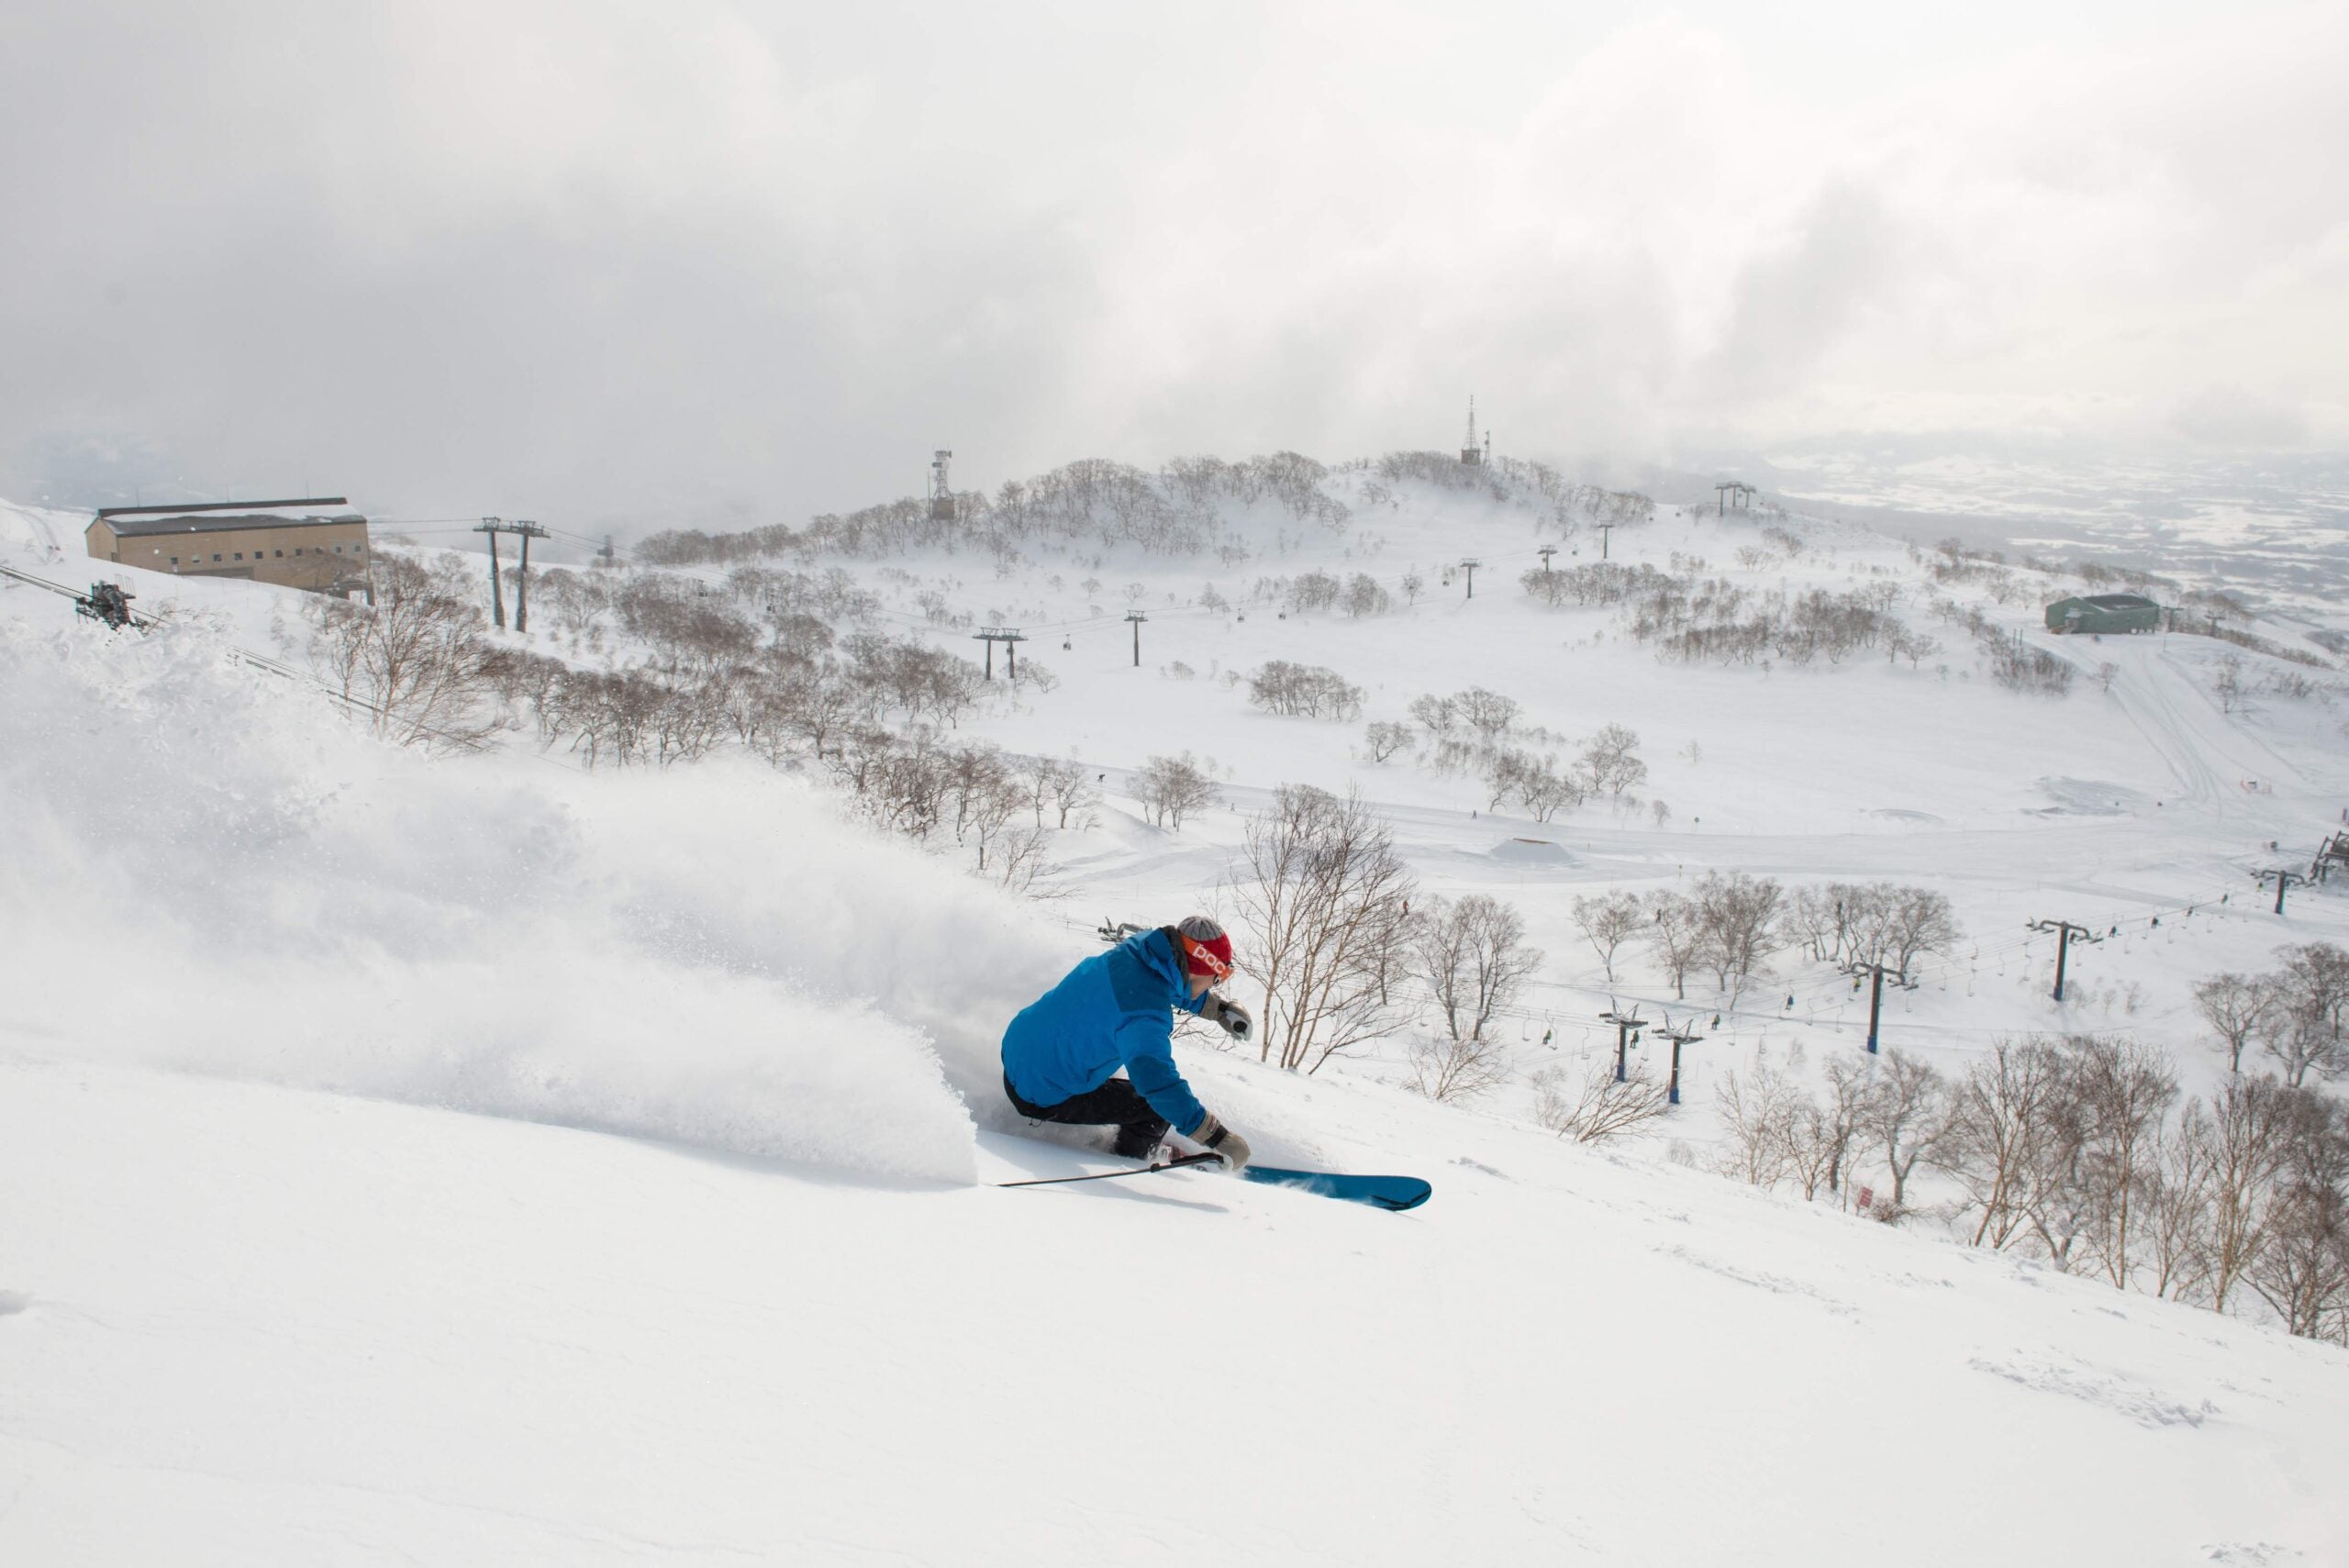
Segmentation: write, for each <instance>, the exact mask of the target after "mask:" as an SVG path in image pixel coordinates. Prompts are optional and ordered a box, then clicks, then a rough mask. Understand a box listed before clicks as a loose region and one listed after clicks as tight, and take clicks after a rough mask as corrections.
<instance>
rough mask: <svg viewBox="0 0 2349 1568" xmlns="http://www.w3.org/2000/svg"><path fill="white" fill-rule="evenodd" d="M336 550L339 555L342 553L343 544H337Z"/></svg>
mask: <svg viewBox="0 0 2349 1568" xmlns="http://www.w3.org/2000/svg"><path fill="white" fill-rule="evenodd" d="M334 552H335V553H336V554H337V555H340V554H341V553H342V546H340V545H336V546H335V547H334Z"/></svg>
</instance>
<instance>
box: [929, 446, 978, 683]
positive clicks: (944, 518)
mask: <svg viewBox="0 0 2349 1568" xmlns="http://www.w3.org/2000/svg"><path fill="white" fill-rule="evenodd" d="M953 458H954V454H953V453H952V452H951V451H949V450H946V449H945V448H944V447H941V448H939V449H938V450H937V451H936V452H935V453H933V454H932V455H931V457H930V521H931V522H933V523H951V522H952V521H953V520H954V491H953V489H952V486H950V485H949V484H947V483H946V465H947V464H948V463H949V462H952V461H953ZM988 651H989V652H993V651H994V649H993V647H992V646H990V647H989V649H988Z"/></svg>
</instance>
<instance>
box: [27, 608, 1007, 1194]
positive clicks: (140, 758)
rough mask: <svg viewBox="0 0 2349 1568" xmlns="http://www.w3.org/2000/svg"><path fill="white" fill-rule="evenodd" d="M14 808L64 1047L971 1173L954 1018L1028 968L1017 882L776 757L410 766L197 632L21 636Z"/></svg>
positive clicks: (972, 1068)
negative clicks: (782, 767) (1001, 885)
mask: <svg viewBox="0 0 2349 1568" xmlns="http://www.w3.org/2000/svg"><path fill="white" fill-rule="evenodd" d="M589 795H592V796H593V806H594V809H593V810H586V809H582V806H583V804H584V800H585V797H587V796H589ZM0 820H6V822H8V823H9V824H10V839H11V845H10V851H9V853H8V854H7V855H6V857H5V858H0V952H5V953H6V959H7V970H8V972H9V973H11V974H13V975H15V976H17V984H15V985H14V986H12V987H11V990H12V991H14V992H15V995H14V996H13V997H12V999H11V1000H12V1007H13V1010H14V1011H15V1014H16V1016H17V1018H19V1019H20V1020H21V1023H22V1025H23V1026H24V1027H23V1029H22V1030H21V1032H22V1033H26V1034H30V1035H33V1036H35V1037H37V1038H39V1039H40V1040H44V1041H45V1042H53V1043H54V1045H55V1048H56V1049H57V1051H58V1052H59V1054H61V1055H62V1056H66V1057H69V1058H81V1057H92V1058H95V1057H104V1056H111V1057H116V1058H125V1057H127V1058H131V1059H135V1060H138V1061H140V1062H147V1063H150V1064H154V1065H161V1066H166V1067H172V1068H176V1069H180V1070H184V1071H195V1072H202V1073H215V1074H221V1075H227V1076H233V1077H241V1078H250V1079H257V1080H263V1081H268V1082H273V1083H278V1084H286V1085H291V1086H295V1087H304V1088H314V1089H324V1090H333V1091H339V1092H346V1093H354V1094H362V1095H373V1096H377V1097H381V1098H385V1099H393V1100H403V1101H408V1102H413V1103H417V1104H425V1105H432V1106H447V1107H451V1108H455V1109H461V1110H468V1111H474V1112H480V1113H485V1114H490V1115H495V1116H506V1117H516V1118H527V1119H531V1120H540V1121H549V1122H558V1123H563V1124H567V1125H572V1126H576V1127H583V1128H591V1129H602V1130H607V1131H612V1132H618V1133H624V1134H629V1135H634V1136H640V1137H649V1138H654V1139H661V1140H674V1141H678V1142H683V1143H689V1144H694V1145H699V1146H704V1147H707V1148H712V1149H717V1150H722V1151H729V1152H733V1153H737V1154H743V1155H751V1156H758V1157H763V1158H771V1159H776V1160H784V1161H791V1162H807V1163H812V1164H818V1165H822V1166H828V1167H832V1168H836V1169H840V1170H844V1171H852V1172H857V1173H865V1174H870V1175H883V1176H888V1177H895V1178H903V1179H914V1180H925V1181H969V1180H971V1179H972V1178H973V1175H974V1170H975V1166H974V1152H973V1150H974V1144H973V1127H972V1121H971V1117H970V1114H969V1112H968V1111H967V1110H966V1109H965V1108H964V1106H963V1101H962V1098H961V1096H960V1095H958V1094H957V1093H956V1092H955V1086H954V1085H953V1084H950V1083H949V1082H948V1074H947V1073H946V1071H945V1067H946V1062H943V1061H941V1050H940V1043H941V1042H940V1041H939V1040H935V1039H934V1038H933V1037H932V1035H931V1034H930V1031H929V1030H928V1029H926V1028H924V1027H923V1022H924V1020H925V1019H931V1018H935V1019H949V1018H952V1016H953V1010H952V1006H950V1004H949V997H950V996H951V995H952V993H953V992H954V991H955V990H956V989H957V988H958V986H960V987H962V988H963V991H964V993H965V1000H967V999H968V994H969V993H970V992H971V991H975V992H976V994H977V995H979V996H980V997H981V998H983V999H985V1005H983V1006H981V1007H980V1008H978V1009H974V1012H973V1016H983V1015H984V1014H985V1011H987V1010H988V1006H992V1005H994V1004H993V999H992V998H990V997H988V994H987V987H986V986H985V985H984V984H968V982H969V976H970V974H971V973H972V972H973V971H974V970H976V971H979V972H982V973H993V974H998V975H1013V976H1020V977H1021V980H1024V978H1025V976H1024V974H1023V967H1026V966H1023V965H1022V963H1021V962H1019V958H1020V956H1021V955H1020V954H1019V951H1018V944H1019V941H1020V940H1021V933H1020V930H1019V927H1018V925H1017V923H1016V922H1015V923H1013V924H1012V925H1010V926H1009V927H1007V928H1005V929H1004V930H1003V931H1002V932H1001V933H999V934H998V935H997V936H996V938H995V939H994V940H992V941H991V942H988V941H972V940H967V939H965V938H964V937H963V933H964V932H967V931H970V930H985V929H988V928H989V926H990V925H997V926H1000V925H1002V922H1001V921H1000V919H999V915H1000V909H1001V902H1000V900H999V899H996V898H994V897H993V895H990V894H989V893H988V890H986V889H985V888H982V887H979V886H977V885H976V884H974V883H972V882H971V881H970V879H968V878H965V877H961V876H958V875H955V874H953V873H952V872H951V871H949V870H947V869H945V868H943V867H941V866H939V865H938V864H936V863H935V862H928V861H925V860H923V859H922V858H921V857H920V856H918V855H916V854H913V853H912V852H910V851H903V850H901V849H900V848H898V847H897V846H894V845H890V844H886V843H883V842H879V841H876V840H873V839H871V838H870V837H869V836H867V835H865V834H863V833H862V832H860V831H858V830H856V829H854V828H852V827H850V826H848V825H846V824H843V823H842V822H841V821H840V820H839V819H838V817H836V816H835V815H833V814H832V813H831V812H830V811H829V809H828V808H827V807H826V806H825V805H824V804H823V803H822V802H821V801H820V800H819V799H818V798H817V797H816V796H815V795H812V794H811V793H809V792H808V791H807V790H806V789H805V788H804V787H803V786H800V785H797V784H794V783H793V782H792V781H789V780H787V779H784V778H782V777H780V776H779V775H776V774H774V773H771V772H769V771H767V770H765V769H763V768H758V767H754V766H745V767H741V768H735V769H714V770H707V769H706V770H699V771H696V773H692V774H685V773H670V774H662V775H660V776H659V777H658V778H657V779H651V778H642V777H613V776H609V775H594V776H589V775H583V774H581V773H577V772H575V771H573V770H570V769H566V768H562V767H559V766H556V765H553V764H551V763H550V762H545V761H543V760H540V759H537V758H533V757H529V756H527V755H517V756H507V757H491V758H474V759H462V760H457V761H434V760H430V759H427V758H423V757H420V756H417V755H415V754H412V753H404V752H398V751H392V750H390V749H388V748H386V747H384V746H383V745H382V744H380V743H378V742H376V741H374V740H372V739H371V738H369V737H368V736H366V735H364V734H363V733H362V732H361V731H360V730H359V729H357V728H354V727H353V726H351V725H349V724H346V723H344V722H342V721H341V720H340V718H339V717H335V716H334V715H333V714H332V713H331V711H330V710H328V708H326V707H325V706H324V705H322V704H321V702H320V701H319V700H318V698H317V696H316V695H315V694H312V693H308V692H306V691H303V690H302V689H300V688H298V687H295V686H294V685H292V684H288V683H286V682H284V681H282V680H280V679H278V678H276V677H273V676H270V675H265V674H262V673H257V672H254V671H252V670H250V669H249V668H247V667H244V666H240V665H238V664H235V663H233V662H231V661H230V660H229V659H228V657H227V654H226V651H225V649H223V648H222V647H221V646H219V645H218V644H217V643H214V642H211V641H210V640H208V638H207V634H206V633H204V632H202V631H201V630H195V629H173V630H169V631H165V632H161V633H159V634H156V635H154V636H150V637H146V638H139V637H116V636H109V635H108V634H106V633H104V632H102V631H100V630H99V629H98V628H95V627H89V626H76V627H73V628H69V629H65V630H55V631H49V632H45V633H44V632H36V631H34V630H31V629H28V628H27V627H26V626H24V625H23V624H21V623H17V622H12V621H0ZM982 915H985V916H990V917H996V918H993V919H985V918H981V916H982ZM1007 944H1009V945H1008V946H1007ZM1039 962H1041V960H1040V961H1039ZM1021 980H1006V981H1002V982H999V984H1013V985H1014V986H1015V987H1016V986H1017V984H1019V983H1021ZM999 1016H1008V1015H998V1017H999ZM944 1044H945V1046H946V1051H945V1054H946V1055H947V1056H948V1057H949V1058H951V1059H952V1062H953V1063H954V1067H955V1072H954V1074H953V1076H954V1077H955V1078H956V1079H957V1080H958V1081H961V1082H964V1083H969V1082H972V1081H974V1080H983V1079H985V1077H986V1076H988V1074H989V1072H990V1067H989V1062H990V1059H991V1057H992V1045H993V1041H992V1039H991V1038H990V1037H989V1034H988V1031H987V1030H985V1029H979V1028H975V1027H973V1028H970V1029H954V1030H950V1031H949V1038H948V1039H947V1040H945V1042H944Z"/></svg>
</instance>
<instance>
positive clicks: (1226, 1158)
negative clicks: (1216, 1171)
mask: <svg viewBox="0 0 2349 1568" xmlns="http://www.w3.org/2000/svg"><path fill="white" fill-rule="evenodd" d="M1189 1136H1190V1140H1191V1141H1192V1142H1194V1143H1197V1144H1201V1145H1203V1146H1205V1147H1206V1148H1207V1150H1208V1151H1209V1152H1210V1153H1214V1154H1219V1155H1221V1156H1222V1157H1223V1166H1224V1169H1225V1170H1227V1171H1240V1170H1244V1169H1246V1168H1247V1164H1248V1159H1249V1151H1248V1140H1246V1139H1244V1138H1242V1137H1241V1136H1240V1135H1239V1134H1238V1133H1236V1132H1234V1131H1232V1130H1231V1129H1230V1128H1228V1127H1226V1126H1224V1125H1223V1123H1221V1122H1219V1121H1218V1120H1216V1118H1215V1112H1213V1111H1209V1112H1208V1119H1207V1120H1205V1121H1203V1122H1201V1123H1199V1125H1198V1129H1197V1130H1196V1131H1194V1132H1192V1133H1191V1134H1190V1135H1189Z"/></svg>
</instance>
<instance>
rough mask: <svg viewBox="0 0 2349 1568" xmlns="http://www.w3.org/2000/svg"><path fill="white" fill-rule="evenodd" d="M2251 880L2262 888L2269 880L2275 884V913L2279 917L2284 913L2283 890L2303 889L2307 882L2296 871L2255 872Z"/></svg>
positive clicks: (2305, 878) (2306, 879)
mask: <svg viewBox="0 0 2349 1568" xmlns="http://www.w3.org/2000/svg"><path fill="white" fill-rule="evenodd" d="M2251 879H2252V880H2253V881H2254V882H2256V883H2258V884H2261V885H2262V886H2265V885H2266V884H2267V883H2268V882H2269V881H2270V880H2271V879H2272V880H2273V881H2274V882H2275V884H2276V913H2277V914H2278V915H2281V914H2282V913H2283V912H2284V893H2285V890H2286V889H2288V888H2293V887H2305V886H2307V885H2308V880H2309V879H2308V878H2307V877H2305V876H2303V875H2301V874H2300V873H2299V872H2296V871H2255V872H2253V873H2251Z"/></svg>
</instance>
